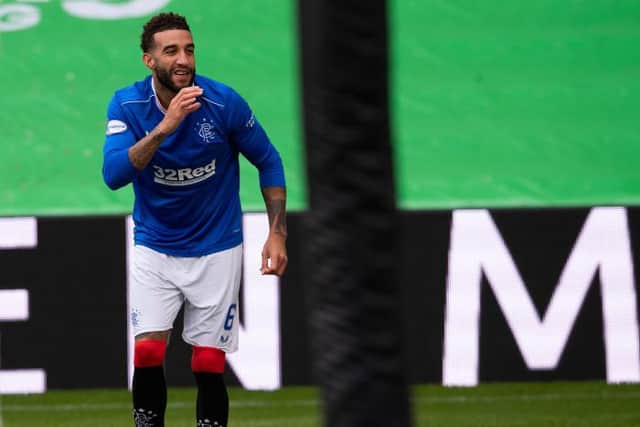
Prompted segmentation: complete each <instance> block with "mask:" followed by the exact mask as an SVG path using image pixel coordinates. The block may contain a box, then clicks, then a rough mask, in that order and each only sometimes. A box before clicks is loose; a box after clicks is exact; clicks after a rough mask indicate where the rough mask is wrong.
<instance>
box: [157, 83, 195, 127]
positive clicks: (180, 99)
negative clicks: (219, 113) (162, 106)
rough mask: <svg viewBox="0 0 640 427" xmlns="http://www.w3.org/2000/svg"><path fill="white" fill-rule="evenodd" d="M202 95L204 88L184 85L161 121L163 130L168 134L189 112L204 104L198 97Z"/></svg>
mask: <svg viewBox="0 0 640 427" xmlns="http://www.w3.org/2000/svg"><path fill="white" fill-rule="evenodd" d="M200 95H202V88H201V87H199V86H188V87H183V88H182V89H180V91H179V92H178V93H177V94H176V96H174V97H173V99H172V100H171V102H170V103H169V108H167V113H166V114H165V116H164V119H163V120H162V122H161V125H162V128H163V131H164V132H166V133H167V134H169V133H171V132H173V131H174V130H176V129H177V127H178V125H180V123H181V122H182V120H183V119H184V118H185V117H186V116H187V114H189V113H193V112H194V111H196V110H197V109H198V108H200V107H201V106H202V104H200V102H198V100H197V97H198V96H200Z"/></svg>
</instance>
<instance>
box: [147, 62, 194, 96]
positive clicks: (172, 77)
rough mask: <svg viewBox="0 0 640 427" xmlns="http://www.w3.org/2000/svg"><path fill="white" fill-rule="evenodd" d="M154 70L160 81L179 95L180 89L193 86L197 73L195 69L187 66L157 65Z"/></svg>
mask: <svg viewBox="0 0 640 427" xmlns="http://www.w3.org/2000/svg"><path fill="white" fill-rule="evenodd" d="M153 70H154V71H155V72H156V76H157V77H158V81H159V82H160V83H161V84H162V85H163V86H164V87H166V88H167V89H169V90H170V91H172V92H173V93H178V92H179V91H180V89H182V88H184V87H187V86H191V85H193V78H194V76H195V73H196V69H195V67H187V66H185V65H180V66H174V67H163V66H162V65H160V64H159V63H156V66H155V67H154V69H153Z"/></svg>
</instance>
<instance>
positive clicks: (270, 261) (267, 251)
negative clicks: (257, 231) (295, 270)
mask: <svg viewBox="0 0 640 427" xmlns="http://www.w3.org/2000/svg"><path fill="white" fill-rule="evenodd" d="M288 262H289V259H288V258H287V245H286V239H285V237H284V236H282V235H280V234H278V233H269V237H268V238H267V241H266V242H265V244H264V248H262V267H261V268H260V271H261V272H262V274H275V275H276V276H282V275H283V274H284V271H285V270H286V268H287V263H288Z"/></svg>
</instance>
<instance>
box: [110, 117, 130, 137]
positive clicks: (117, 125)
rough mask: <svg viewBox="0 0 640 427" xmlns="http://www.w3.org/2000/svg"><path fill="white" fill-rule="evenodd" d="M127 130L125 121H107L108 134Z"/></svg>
mask: <svg viewBox="0 0 640 427" xmlns="http://www.w3.org/2000/svg"><path fill="white" fill-rule="evenodd" d="M125 130H127V125H126V124H125V122H123V121H120V120H109V121H108V122H107V135H115V134H116V133H122V132H124V131H125Z"/></svg>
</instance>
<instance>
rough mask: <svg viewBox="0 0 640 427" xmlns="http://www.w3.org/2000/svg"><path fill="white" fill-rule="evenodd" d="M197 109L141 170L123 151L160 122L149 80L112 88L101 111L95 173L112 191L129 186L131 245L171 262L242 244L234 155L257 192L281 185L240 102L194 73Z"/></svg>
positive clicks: (268, 148) (271, 154)
mask: <svg viewBox="0 0 640 427" xmlns="http://www.w3.org/2000/svg"><path fill="white" fill-rule="evenodd" d="M195 84H196V85H197V86H200V87H201V88H202V89H203V94H202V96H200V97H198V101H199V102H200V103H201V104H202V106H201V107H200V108H199V109H198V110H197V111H194V112H193V113H190V114H188V115H187V116H186V117H185V119H184V120H183V121H182V123H181V124H180V125H179V127H178V128H177V129H176V130H175V132H173V133H172V134H170V135H168V136H167V137H166V139H165V140H164V141H163V142H162V143H161V144H160V146H159V148H158V150H157V151H156V153H155V154H154V156H153V158H152V160H151V161H150V162H149V164H148V165H147V166H146V167H145V168H144V169H143V170H141V171H138V170H137V169H135V168H134V167H133V165H132V164H131V161H130V160H129V154H128V150H129V147H131V146H132V145H133V144H135V143H136V142H137V141H139V140H140V139H142V138H143V137H144V136H145V135H146V134H148V133H149V132H151V130H152V129H154V128H155V127H156V126H157V125H158V123H160V121H161V120H162V119H163V117H164V110H163V108H162V106H161V105H160V103H159V101H158V100H157V98H156V95H155V91H154V88H153V84H152V79H151V76H149V77H147V78H146V79H145V80H143V81H140V82H136V83H135V84H133V85H131V86H128V87H126V88H124V89H121V90H118V91H117V92H116V93H115V94H114V96H113V98H112V99H111V102H110V104H109V108H108V112H107V134H106V138H105V144H104V151H103V167H102V173H103V177H104V180H105V182H106V183H107V185H108V186H109V187H110V188H111V189H117V188H120V187H122V186H124V185H126V184H128V183H129V182H131V183H133V190H134V194H135V202H134V207H133V220H134V223H135V242H136V244H139V245H143V246H147V247H150V248H152V249H155V250H157V251H159V252H162V253H165V254H168V255H174V256H202V255H207V254H211V253H214V252H218V251H221V250H225V249H229V248H231V247H234V246H236V245H238V244H239V243H241V242H242V211H241V207H240V195H239V186H240V179H239V178H240V171H239V154H240V153H242V155H243V156H244V157H246V158H247V159H248V160H249V161H250V162H251V163H252V164H253V165H255V166H256V168H257V169H258V171H259V175H260V186H261V187H284V186H285V180H284V171H283V167H282V161H281V159H280V155H279V154H278V151H277V150H276V149H275V147H274V146H273V145H272V144H271V142H270V141H269V138H268V137H267V135H266V133H265V131H264V129H263V128H262V126H260V123H259V122H258V121H257V120H256V118H255V116H254V115H253V113H252V112H251V109H250V108H249V106H248V105H247V103H246V102H245V100H244V99H243V98H242V97H241V96H240V95H239V94H238V93H237V92H236V91H234V90H233V89H232V88H230V87H229V86H227V85H225V84H223V83H220V82H217V81H214V80H211V79H208V78H206V77H204V76H200V75H196V77H195Z"/></svg>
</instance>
